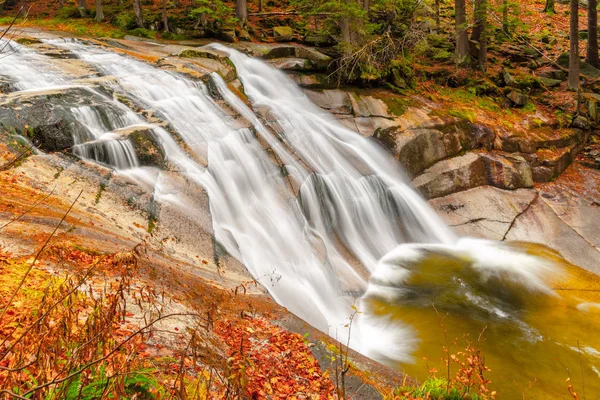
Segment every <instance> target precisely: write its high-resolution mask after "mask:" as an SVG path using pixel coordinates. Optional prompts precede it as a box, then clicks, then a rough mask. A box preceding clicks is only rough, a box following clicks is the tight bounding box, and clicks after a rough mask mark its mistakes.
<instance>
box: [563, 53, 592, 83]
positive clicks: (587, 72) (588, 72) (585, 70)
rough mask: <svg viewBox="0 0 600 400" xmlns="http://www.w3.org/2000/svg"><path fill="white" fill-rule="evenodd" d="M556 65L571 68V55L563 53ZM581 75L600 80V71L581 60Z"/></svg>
mask: <svg viewBox="0 0 600 400" xmlns="http://www.w3.org/2000/svg"><path fill="white" fill-rule="evenodd" d="M556 63H557V64H558V65H560V66H561V67H563V68H569V53H563V54H561V55H560V57H558V59H557V60H556ZM579 68H580V72H581V75H583V76H586V77H588V78H600V69H598V68H595V67H593V66H592V65H590V64H588V63H586V62H585V61H581V60H579Z"/></svg>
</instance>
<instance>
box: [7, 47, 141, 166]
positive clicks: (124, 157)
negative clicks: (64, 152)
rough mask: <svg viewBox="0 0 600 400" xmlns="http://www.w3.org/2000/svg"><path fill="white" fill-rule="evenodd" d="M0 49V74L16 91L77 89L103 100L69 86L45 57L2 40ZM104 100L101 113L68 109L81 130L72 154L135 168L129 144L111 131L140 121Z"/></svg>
mask: <svg viewBox="0 0 600 400" xmlns="http://www.w3.org/2000/svg"><path fill="white" fill-rule="evenodd" d="M0 48H2V49H4V50H3V51H2V53H0V57H1V58H0V65H1V66H2V70H1V72H2V74H3V75H4V76H5V77H8V78H9V79H10V81H11V83H12V85H13V86H14V87H15V88H16V89H20V90H21V91H28V92H39V93H44V91H51V90H53V89H54V90H57V89H58V90H64V89H68V88H74V87H77V88H80V89H81V90H83V91H87V92H88V93H89V94H90V95H92V96H96V97H98V98H104V96H102V95H101V94H100V93H98V92H96V91H95V90H94V89H93V88H90V87H87V86H73V85H70V84H69V83H70V80H69V78H68V77H67V76H66V75H65V74H63V73H62V71H61V70H60V69H59V68H57V67H56V66H55V65H54V64H53V63H52V62H51V59H50V58H49V57H47V56H44V55H41V54H38V53H36V52H34V51H31V50H29V49H28V48H27V47H25V46H22V45H19V44H16V43H14V42H7V41H5V40H0ZM9 56H10V58H8V59H6V60H4V57H9ZM105 100H106V104H107V106H106V107H102V109H101V110H100V109H98V108H92V107H90V106H73V107H70V113H71V114H72V115H73V116H74V118H75V121H77V122H78V123H79V126H80V127H81V128H82V129H81V130H80V131H78V132H75V134H74V137H73V140H74V143H75V145H74V147H73V153H74V154H76V155H78V156H80V157H82V158H85V159H90V160H94V161H96V162H100V163H103V164H107V165H111V166H113V167H116V168H119V169H127V168H132V167H137V166H138V165H139V163H138V160H137V157H136V155H135V151H134V149H133V147H132V145H131V143H130V142H129V141H127V140H126V139H123V138H121V137H120V136H118V135H116V134H115V133H114V132H112V131H114V130H116V129H120V128H124V127H127V126H129V125H134V124H136V123H142V122H143V121H142V120H141V119H140V118H139V117H138V116H137V115H136V114H135V113H133V112H132V111H131V110H129V109H128V108H126V107H125V106H123V105H122V104H119V103H116V102H112V101H110V100H109V99H105Z"/></svg>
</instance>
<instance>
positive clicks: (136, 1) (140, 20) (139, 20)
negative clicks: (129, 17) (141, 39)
mask: <svg viewBox="0 0 600 400" xmlns="http://www.w3.org/2000/svg"><path fill="white" fill-rule="evenodd" d="M133 12H134V13H135V23H136V24H137V26H138V28H143V27H144V14H142V6H141V5H140V0H133Z"/></svg>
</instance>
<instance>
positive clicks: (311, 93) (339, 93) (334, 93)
mask: <svg viewBox="0 0 600 400" xmlns="http://www.w3.org/2000/svg"><path fill="white" fill-rule="evenodd" d="M305 93H306V95H307V96H308V97H309V98H310V100H311V101H312V102H313V103H315V104H316V105H318V106H319V107H321V108H324V109H326V110H329V111H330V112H332V113H334V114H348V115H350V114H352V102H351V101H350V98H349V96H348V93H346V92H345V91H343V90H339V89H335V90H321V91H315V90H307V91H306V92H305Z"/></svg>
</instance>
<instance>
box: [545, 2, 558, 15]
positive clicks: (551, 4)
mask: <svg viewBox="0 0 600 400" xmlns="http://www.w3.org/2000/svg"><path fill="white" fill-rule="evenodd" d="M554 3H555V0H546V7H544V12H545V13H548V14H556V9H555V8H554Z"/></svg>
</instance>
